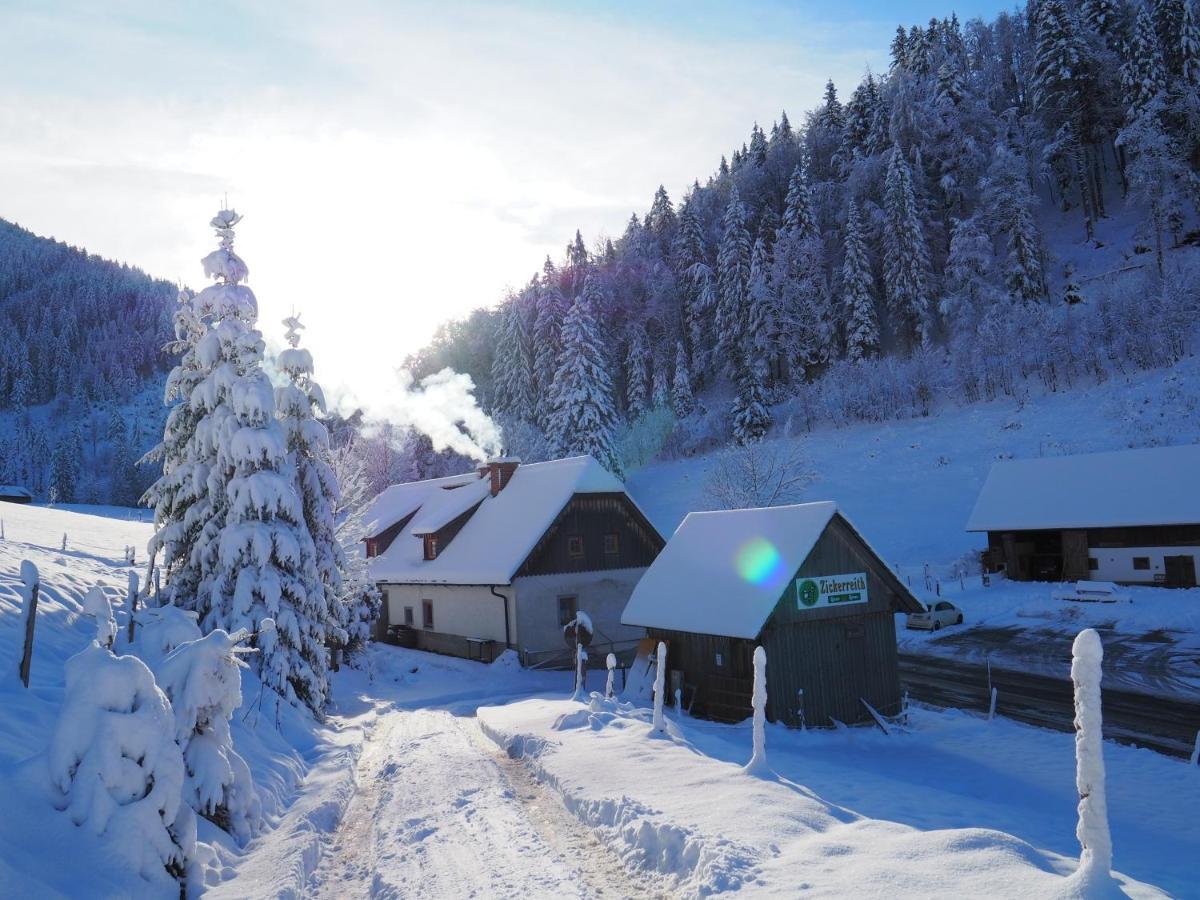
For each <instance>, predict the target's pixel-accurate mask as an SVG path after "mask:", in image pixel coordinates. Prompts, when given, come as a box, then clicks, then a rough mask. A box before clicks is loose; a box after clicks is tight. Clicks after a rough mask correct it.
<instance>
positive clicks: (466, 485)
mask: <svg viewBox="0 0 1200 900" xmlns="http://www.w3.org/2000/svg"><path fill="white" fill-rule="evenodd" d="M455 477H456V478H458V479H462V480H461V481H459V482H458V484H460V485H461V486H459V487H455V488H454V489H453V490H448V491H446V492H445V494H444V495H443V494H442V493H441V491H439V488H443V487H447V486H449V485H448V484H447V482H448V480H447V479H434V480H433V481H425V482H415V483H413V484H407V485H396V486H394V487H391V488H388V490H387V491H385V492H384V493H383V494H381V495H380V500H383V499H384V497H385V496H386V495H387V494H388V493H389V492H393V495H392V497H391V498H389V499H388V501H387V503H386V504H385V509H386V512H387V513H388V515H390V516H392V517H393V518H391V520H390V521H384V519H383V518H381V517H380V516H379V515H378V514H376V511H375V510H373V511H372V514H375V515H376V518H375V520H374V524H373V527H375V528H377V530H383V529H385V528H388V527H390V526H391V525H393V524H395V523H396V522H397V521H399V520H400V519H403V518H404V517H405V516H407V515H409V514H410V513H412V512H415V513H416V515H414V516H413V519H412V521H411V522H410V523H409V524H408V525H407V526H406V527H405V528H404V530H403V531H402V532H401V533H400V534H399V535H397V536H396V539H395V540H394V541H392V543H391V545H390V546H389V547H388V549H387V550H386V551H385V552H384V553H382V554H381V555H379V556H377V557H375V558H374V559H372V560H371V561H370V572H371V578H372V579H373V580H374V581H385V582H390V583H393V584H508V583H509V582H510V581H511V580H512V577H513V575H514V574H515V573H516V571H517V569H518V568H520V566H521V563H523V562H524V561H525V559H526V557H528V556H529V554H530V552H531V551H532V550H533V548H534V546H536V544H537V542H538V541H539V540H540V539H541V537H542V535H544V534H545V533H546V530H547V529H548V528H549V527H550V526H551V525H552V524H553V523H554V520H555V519H556V518H557V517H558V514H559V513H560V512H562V510H563V507H565V506H566V505H567V502H568V501H570V499H571V497H573V496H574V495H575V494H607V493H625V486H624V485H623V484H622V483H621V481H620V479H618V478H617V477H616V476H614V475H613V474H611V473H610V472H608V471H607V470H606V469H605V468H604V467H603V466H601V465H600V464H599V463H598V462H596V461H595V460H594V459H592V457H590V456H576V457H572V458H569V459H556V460H552V461H550V462H542V463H530V464H528V465H521V466H518V467H517V469H516V471H515V472H513V474H512V477H511V478H510V479H509V481H508V483H507V484H506V485H505V487H504V489H503V490H502V491H500V493H499V494H497V495H496V496H495V497H493V496H492V495H491V491H490V489H489V487H488V479H487V478H486V477H485V478H480V476H479V474H478V473H477V472H472V473H469V474H467V475H463V476H455ZM398 489H402V490H398ZM376 502H377V503H379V501H376ZM476 505H477V506H478V508H477V509H475V511H474V513H472V514H471V517H470V518H469V519H468V520H467V522H466V524H464V525H463V527H462V529H461V530H459V532H458V533H457V534H456V535H455V537H454V539H453V540H451V541H450V542H449V543H448V544H447V545H446V546H445V547H443V548H442V549H441V550H440V552H439V553H438V555H437V558H435V559H425V558H424V547H423V545H422V542H421V541H419V540H416V538H417V537H419V536H421V535H422V534H428V533H430V532H432V531H436V530H437V529H438V528H441V527H442V526H443V525H445V524H447V523H448V522H450V521H452V520H453V519H455V518H457V517H458V516H459V515H461V514H462V513H464V512H467V511H469V510H470V509H471V508H472V507H474V506H476ZM372 533H374V532H372Z"/></svg>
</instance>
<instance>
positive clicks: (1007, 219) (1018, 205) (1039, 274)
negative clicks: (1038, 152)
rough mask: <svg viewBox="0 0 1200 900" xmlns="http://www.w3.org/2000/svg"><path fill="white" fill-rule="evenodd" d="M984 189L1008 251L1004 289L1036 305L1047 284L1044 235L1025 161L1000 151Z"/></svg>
mask: <svg viewBox="0 0 1200 900" xmlns="http://www.w3.org/2000/svg"><path fill="white" fill-rule="evenodd" d="M982 186H983V207H984V209H986V210H988V213H989V218H990V222H991V224H992V227H993V228H994V229H995V230H996V231H998V232H999V233H1001V234H1003V235H1004V236H1005V240H1006V243H1007V247H1008V255H1007V257H1006V259H1005V264H1004V270H1003V277H1004V282H1005V285H1006V286H1007V287H1008V289H1009V292H1010V294H1011V296H1012V297H1013V298H1014V299H1015V300H1018V301H1020V302H1034V301H1036V300H1038V299H1040V298H1041V297H1042V296H1043V295H1044V294H1045V280H1044V275H1043V271H1042V253H1041V235H1040V233H1039V232H1038V230H1037V225H1036V223H1035V222H1034V219H1033V207H1034V199H1033V194H1032V193H1031V192H1030V190H1029V181H1028V179H1027V177H1026V174H1025V166H1024V163H1023V161H1022V159H1021V158H1020V157H1019V156H1018V155H1017V154H1016V153H1014V152H1013V151H1011V150H1010V149H1008V148H1007V147H1005V146H999V147H997V148H996V150H995V153H994V154H993V155H992V162H991V164H990V165H989V166H988V170H987V176H986V177H985V178H984V179H983V182H982Z"/></svg>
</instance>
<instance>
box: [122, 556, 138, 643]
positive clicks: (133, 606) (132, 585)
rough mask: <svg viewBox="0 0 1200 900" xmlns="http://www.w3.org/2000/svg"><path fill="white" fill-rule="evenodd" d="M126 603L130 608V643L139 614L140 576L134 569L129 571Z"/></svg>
mask: <svg viewBox="0 0 1200 900" xmlns="http://www.w3.org/2000/svg"><path fill="white" fill-rule="evenodd" d="M125 605H126V607H128V609H129V643H131V644H132V643H133V627H134V625H135V624H136V622H135V621H134V617H135V616H136V615H137V605H138V576H137V572H135V571H133V570H132V569H130V571H129V591H128V593H127V594H126V595H125Z"/></svg>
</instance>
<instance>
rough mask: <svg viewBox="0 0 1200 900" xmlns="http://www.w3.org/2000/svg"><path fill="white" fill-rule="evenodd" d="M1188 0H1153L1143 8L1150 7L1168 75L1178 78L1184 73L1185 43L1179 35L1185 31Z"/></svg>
mask: <svg viewBox="0 0 1200 900" xmlns="http://www.w3.org/2000/svg"><path fill="white" fill-rule="evenodd" d="M1187 4H1188V0H1152V2H1151V3H1148V4H1146V6H1143V7H1142V9H1146V8H1147V7H1149V8H1150V14H1151V16H1152V17H1153V20H1154V30H1155V32H1156V34H1157V36H1158V46H1159V47H1160V48H1161V49H1162V59H1163V64H1164V65H1165V66H1166V69H1167V77H1169V78H1178V77H1180V76H1181V75H1182V74H1183V54H1182V52H1181V51H1182V49H1183V45H1182V44H1181V43H1180V40H1179V37H1180V34H1181V33H1182V31H1183V18H1184V9H1185V7H1186V6H1187Z"/></svg>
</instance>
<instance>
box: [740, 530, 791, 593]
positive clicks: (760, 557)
mask: <svg viewBox="0 0 1200 900" xmlns="http://www.w3.org/2000/svg"><path fill="white" fill-rule="evenodd" d="M734 562H735V564H736V565H737V570H738V574H739V575H741V576H742V578H744V579H745V580H746V581H749V582H750V583H751V584H767V583H769V582H771V581H774V580H775V579H776V578H778V577H779V573H780V570H781V569H782V568H783V559H782V558H781V557H780V555H779V551H778V550H776V549H775V545H774V544H772V543H771V542H770V541H768V540H767V539H766V538H761V537H756V538H751V539H750V540H748V541H746V543H744V544H742V546H740V547H739V548H738V550H737V553H736V554H735V556H734Z"/></svg>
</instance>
